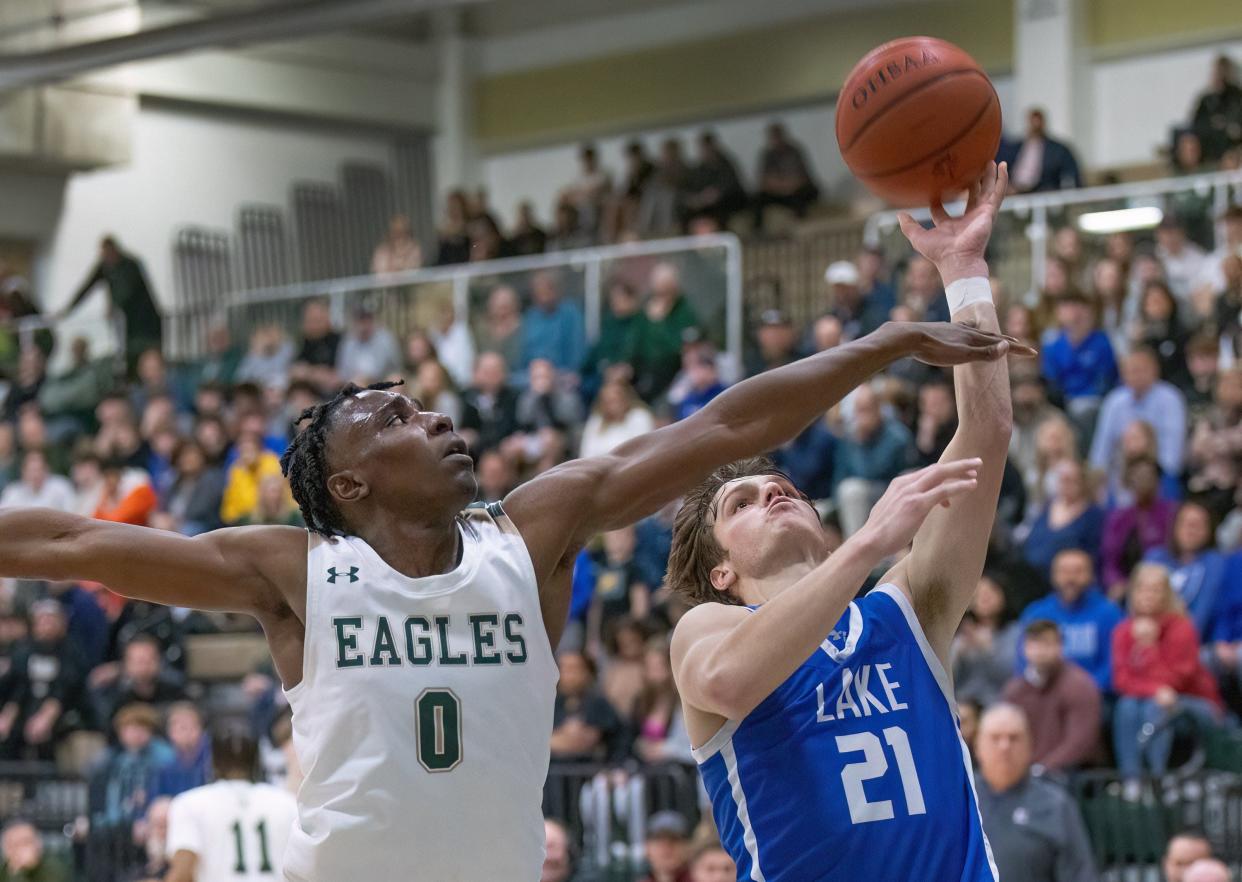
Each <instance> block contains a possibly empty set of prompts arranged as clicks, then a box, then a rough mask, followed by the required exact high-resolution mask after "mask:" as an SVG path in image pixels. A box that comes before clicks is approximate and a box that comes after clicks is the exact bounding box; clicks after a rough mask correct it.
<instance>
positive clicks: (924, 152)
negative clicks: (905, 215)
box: [836, 37, 1001, 206]
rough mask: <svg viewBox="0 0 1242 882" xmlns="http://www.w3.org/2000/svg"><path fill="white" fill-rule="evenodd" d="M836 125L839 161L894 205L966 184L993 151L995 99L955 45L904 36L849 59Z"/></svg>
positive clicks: (926, 199) (923, 200)
mask: <svg viewBox="0 0 1242 882" xmlns="http://www.w3.org/2000/svg"><path fill="white" fill-rule="evenodd" d="M836 128H837V144H838V145H839V146H840V148H841V156H842V157H843V158H844V159H845V164H846V165H847V166H849V169H850V171H852V172H853V173H854V174H855V175H856V176H857V177H858V179H859V180H860V181H862V182H863V183H864V184H866V186H867V188H868V189H869V190H871V192H873V193H874V194H875V195H877V196H879V197H881V198H883V199H886V200H888V201H889V202H891V203H893V204H894V205H900V206H914V205H927V204H929V203H930V202H931V201H932V200H934V199H935V198H937V197H939V196H941V195H943V194H946V193H950V192H954V191H960V190H962V189H965V188H966V186H967V185H969V184H970V182H971V181H973V180H975V179H976V178H978V177H979V175H980V174H982V173H983V170H984V168H986V167H987V164H988V162H989V160H991V159H993V158H994V157H995V156H996V149H997V147H998V146H999V145H1000V136H1001V107H1000V100H999V99H998V98H997V96H996V89H995V88H993V86H992V81H991V80H989V79H988V76H987V74H985V73H984V72H983V69H982V68H981V67H980V66H979V64H978V62H976V61H975V60H974V59H973V58H971V57H970V56H969V55H968V54H966V53H965V52H964V51H962V50H961V49H959V48H958V47H957V46H954V45H953V44H952V43H947V42H945V41H944V40H938V39H936V38H935V37H905V38H903V39H900V40H893V41H892V42H890V43H885V44H884V45H883V46H879V47H877V48H876V49H873V50H872V51H871V52H869V53H868V54H867V55H866V56H865V57H864V58H863V59H862V61H860V62H858V64H857V65H855V67H854V69H853V70H852V71H851V72H850V75H849V77H848V78H847V79H846V81H845V85H844V86H843V87H842V89H841V94H840V97H839V98H838V100H837V118H836Z"/></svg>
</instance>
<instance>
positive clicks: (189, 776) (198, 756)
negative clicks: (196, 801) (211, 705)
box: [151, 701, 212, 797]
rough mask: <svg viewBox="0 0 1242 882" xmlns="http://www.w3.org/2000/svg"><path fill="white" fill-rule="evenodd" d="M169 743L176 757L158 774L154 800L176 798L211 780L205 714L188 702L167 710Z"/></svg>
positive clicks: (178, 703) (209, 749)
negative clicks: (161, 797)
mask: <svg viewBox="0 0 1242 882" xmlns="http://www.w3.org/2000/svg"><path fill="white" fill-rule="evenodd" d="M166 717H167V724H166V728H167V731H168V743H169V744H170V745H171V746H172V749H173V751H174V752H175V755H174V756H173V757H172V758H171V759H169V760H168V761H167V762H165V763H164V764H163V765H162V766H160V768H159V770H158V771H157V772H156V773H155V786H154V789H153V792H152V794H151V795H152V797H159V796H176V795H177V794H179V793H185V792H186V791H187V790H192V789H194V788H195V787H202V786H203V785H204V784H209V783H210V782H211V779H212V766H211V739H210V738H209V737H208V736H207V733H206V732H204V731H203V714H202V711H200V710H199V709H198V708H197V707H195V706H194V705H193V704H191V703H190V702H188V701H178V702H176V703H175V704H172V705H170V706H169V708H168V713H167V715H166Z"/></svg>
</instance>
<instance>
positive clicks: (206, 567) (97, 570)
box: [0, 508, 306, 615]
mask: <svg viewBox="0 0 1242 882" xmlns="http://www.w3.org/2000/svg"><path fill="white" fill-rule="evenodd" d="M298 567H300V568H301V571H302V574H303V578H304V575H305V569H306V533H305V531H304V530H298V529H295V528H293V527H235V528H232V529H226V530H216V531H214V532H212V533H204V534H203V535H201V536H196V537H194V538H189V537H186V536H181V535H179V534H177V533H168V532H165V531H162V530H152V529H148V528H146V527H135V526H131V525H129V524H115V523H111V522H109V521H97V520H93V519H91V518H84V517H79V516H77V515H71V514H65V513H64V512H59V511H53V510H51V509H44V508H29V509H8V510H5V511H0V576H6V577H11V578H18V579H48V580H53V581H68V580H73V581H90V582H101V583H103V584H104V585H107V586H108V587H109V588H110V589H112V590H113V591H115V592H117V593H118V594H122V595H124V596H126V597H133V598H137V599H140V600H149V601H152V602H154V603H162V604H168V605H172V606H186V607H192V608H194V609H202V610H221V611H227V612H245V613H251V614H255V615H261V614H262V613H264V612H266V611H269V610H273V609H277V608H279V607H280V606H281V605H282V604H283V603H284V599H283V596H282V595H281V593H280V591H279V589H278V587H277V586H278V585H279V584H282V583H284V582H288V583H290V584H293V583H294V582H295V581H296V578H297V575H296V571H297V569H298ZM286 571H287V572H286Z"/></svg>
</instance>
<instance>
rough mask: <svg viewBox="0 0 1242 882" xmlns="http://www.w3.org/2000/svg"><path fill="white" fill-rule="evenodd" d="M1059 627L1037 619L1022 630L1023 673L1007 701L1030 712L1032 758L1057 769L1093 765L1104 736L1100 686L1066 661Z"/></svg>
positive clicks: (1011, 686) (1009, 688)
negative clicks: (1090, 762)
mask: <svg viewBox="0 0 1242 882" xmlns="http://www.w3.org/2000/svg"><path fill="white" fill-rule="evenodd" d="M1063 650H1064V647H1063V646H1062V643H1061V628H1060V626H1059V625H1058V624H1057V623H1056V622H1054V621H1051V620H1049V619H1036V620H1035V621H1033V622H1031V623H1030V624H1029V625H1027V626H1026V630H1025V631H1023V641H1022V651H1023V653H1024V654H1025V656H1026V670H1025V672H1024V673H1021V674H1018V675H1017V676H1015V677H1013V678H1012V679H1010V681H1009V682H1008V683H1006V684H1005V691H1004V693H1003V697H1004V700H1005V701H1007V702H1009V703H1011V704H1016V705H1017V706H1018V707H1020V708H1022V710H1024V711H1026V717H1027V719H1028V720H1030V723H1031V760H1032V762H1034V763H1037V764H1038V765H1041V766H1044V767H1045V768H1048V769H1054V770H1056V771H1072V770H1074V769H1077V768H1080V767H1082V766H1083V765H1085V764H1086V763H1088V762H1089V761H1090V760H1091V758H1092V757H1093V756H1094V755H1095V753H1096V748H1097V747H1098V746H1099V740H1100V687H1099V686H1097V685H1096V683H1095V680H1094V679H1092V677H1091V675H1090V674H1088V673H1087V672H1086V671H1084V670H1083V669H1082V668H1080V667H1079V666H1078V665H1076V664H1074V663H1073V662H1072V661H1066V660H1065V654H1064V651H1063Z"/></svg>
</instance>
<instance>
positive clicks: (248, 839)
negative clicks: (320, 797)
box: [168, 781, 297, 882]
mask: <svg viewBox="0 0 1242 882" xmlns="http://www.w3.org/2000/svg"><path fill="white" fill-rule="evenodd" d="M296 819H297V803H296V801H295V800H294V798H293V794H292V793H290V792H289V791H287V790H283V789H281V788H279V787H273V786H271V785H270V784H252V783H250V782H249V781H217V782H216V783H215V784H208V785H207V786H205V787H196V788H194V789H193V790H187V791H186V792H185V793H182V794H181V795H180V796H177V797H176V798H174V799H173V801H172V805H170V806H169V809H168V853H169V854H170V855H173V854H176V853H177V852H178V851H189V852H193V853H194V854H195V855H197V856H198V863H197V865H196V870H195V873H194V882H278V880H280V879H283V878H284V876H282V875H281V870H282V866H283V864H282V858H283V857H284V854H285V847H286V846H287V845H288V842H289V833H290V831H291V830H292V829H293V824H294V822H295V820H296Z"/></svg>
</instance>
